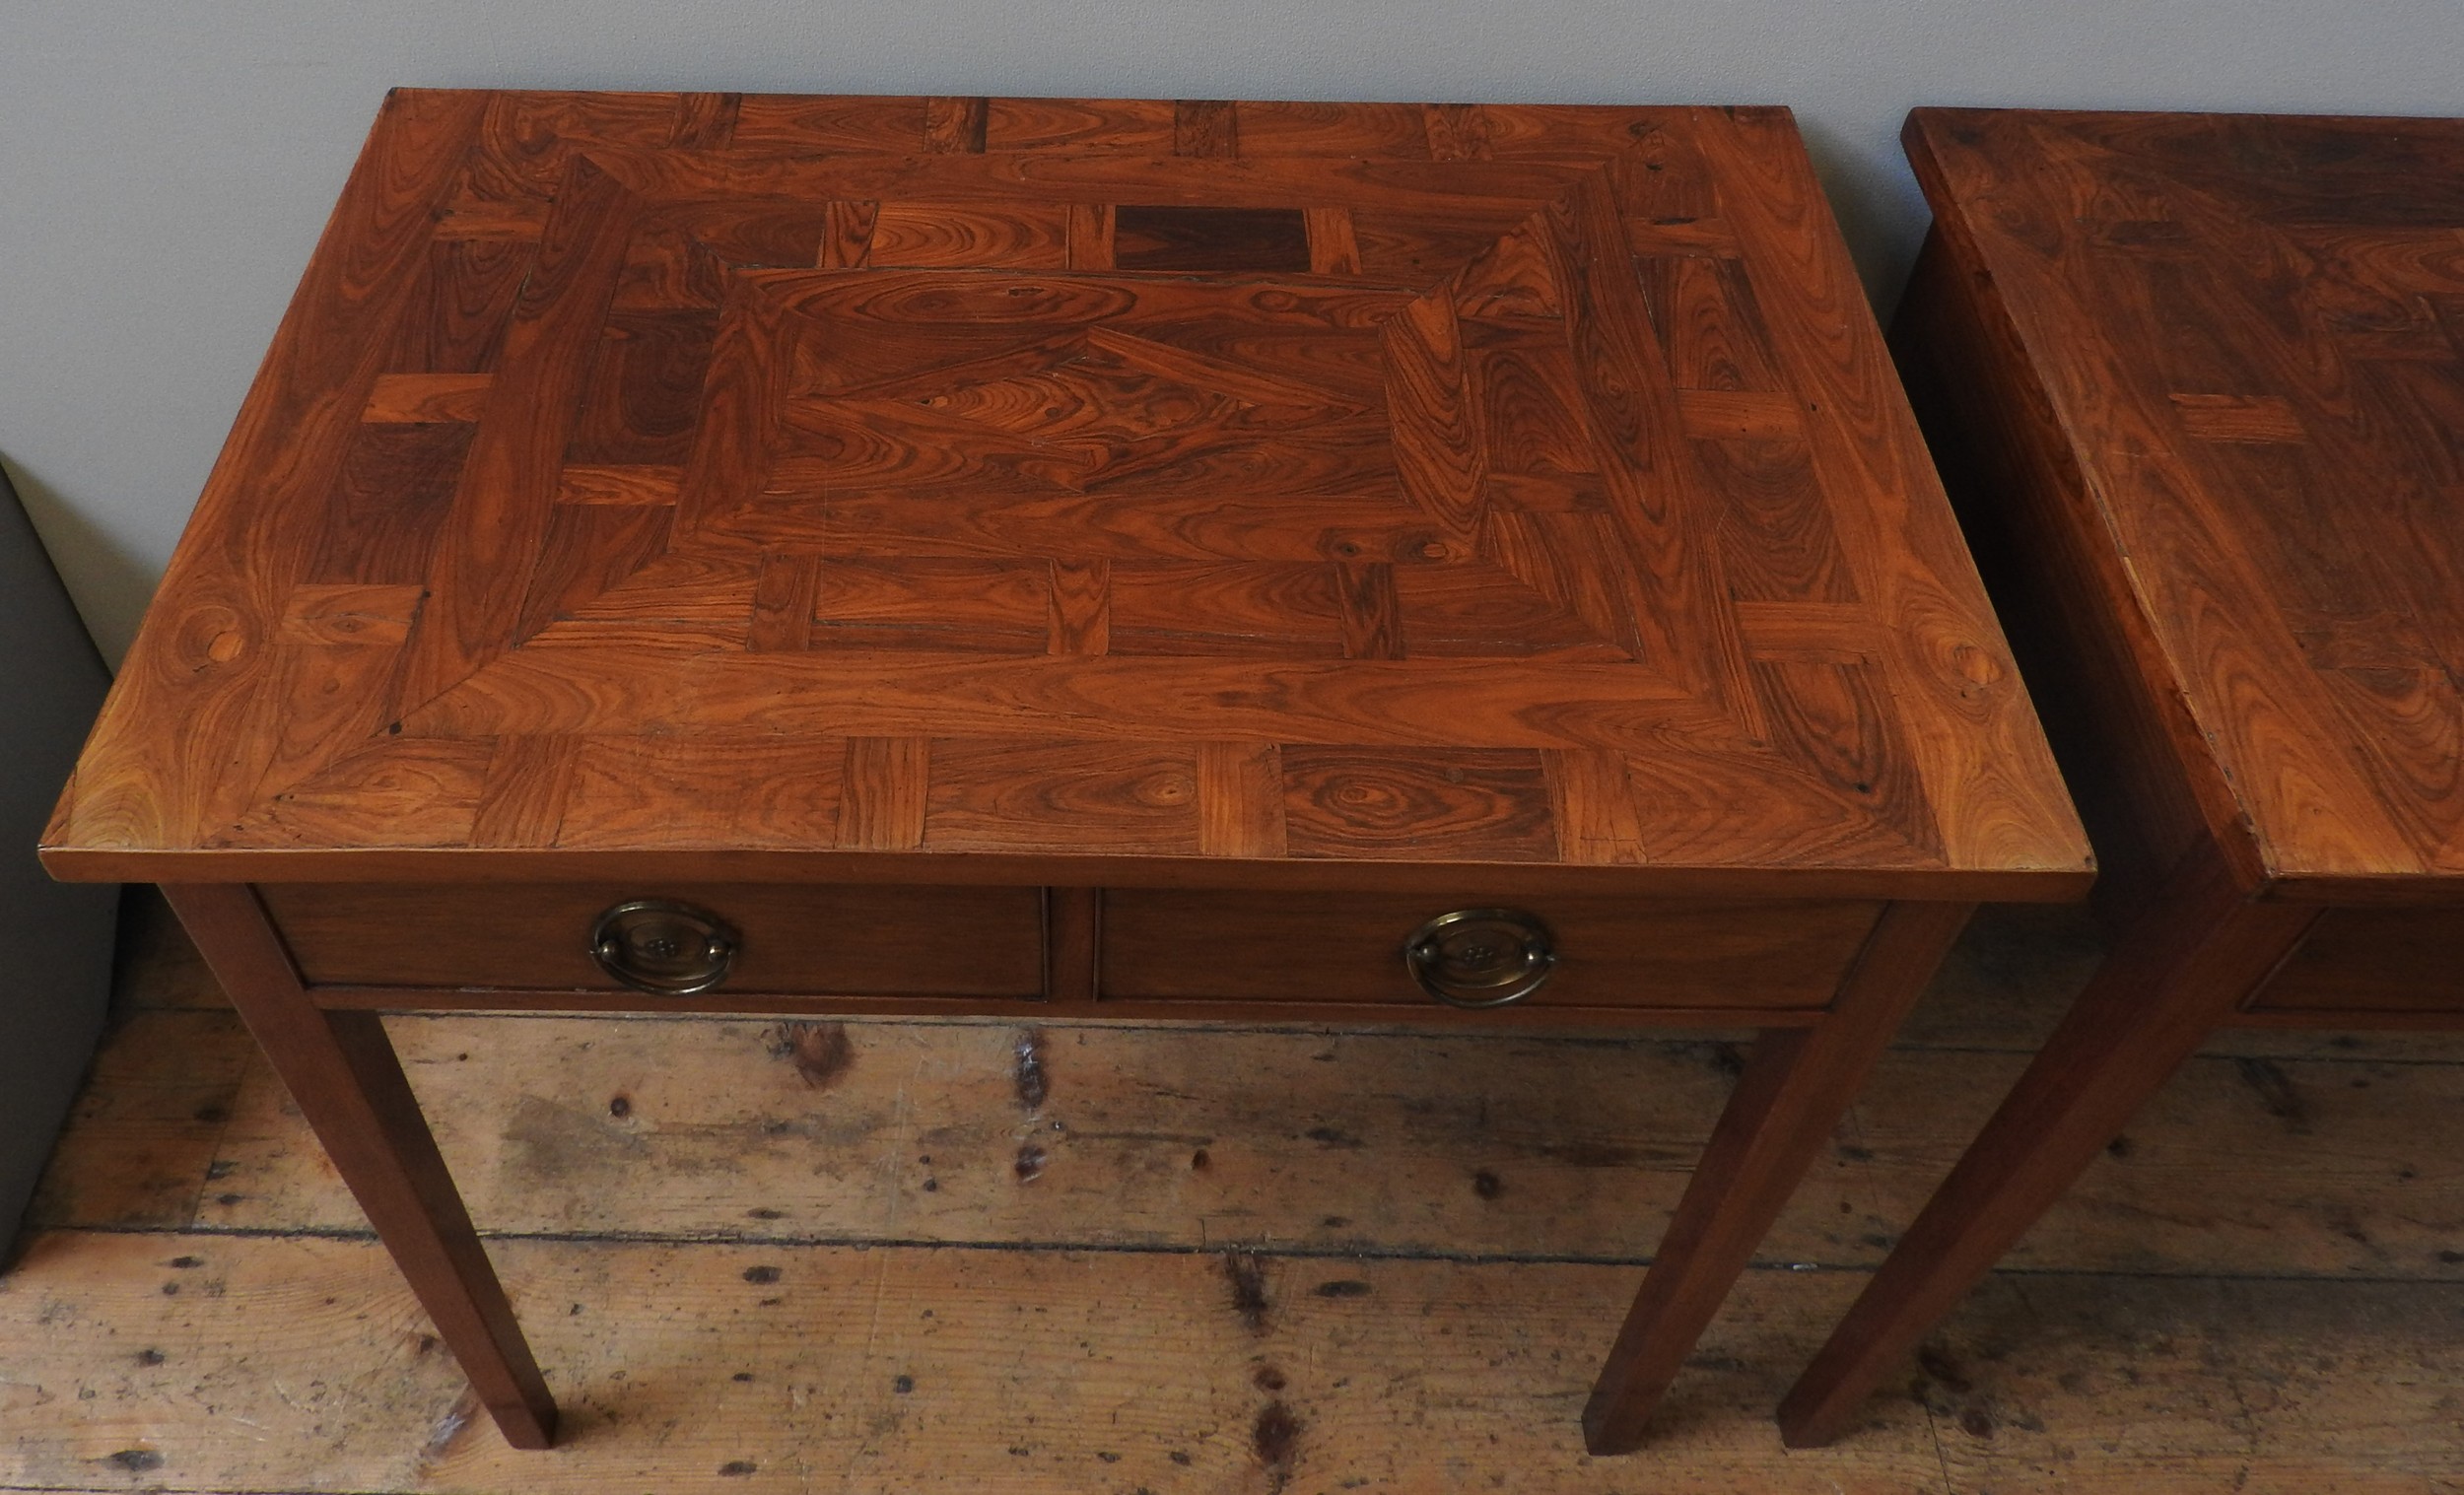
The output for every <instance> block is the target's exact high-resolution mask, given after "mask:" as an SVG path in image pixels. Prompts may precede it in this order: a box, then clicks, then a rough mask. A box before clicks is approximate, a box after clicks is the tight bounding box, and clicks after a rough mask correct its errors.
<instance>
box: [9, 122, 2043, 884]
mask: <svg viewBox="0 0 2464 1495" xmlns="http://www.w3.org/2000/svg"><path fill="white" fill-rule="evenodd" d="M47 840H48V842H49V846H50V849H49V852H48V855H49V859H50V861H51V863H52V865H53V866H54V867H55V869H58V870H61V871H63V872H65V873H68V874H70V875H94V876H103V875H124V876H146V877H153V878H166V877H173V876H179V877H205V878H220V879H230V878H249V877H254V878H264V877H279V876H294V877H296V876H302V875H308V872H306V871H304V870H303V869H304V868H310V867H313V868H314V869H315V872H316V875H385V874H384V870H383V869H385V868H387V867H398V866H400V865H403V864H405V859H406V857H408V853H412V852H421V853H440V852H444V853H453V854H454V855H456V856H457V857H461V858H464V861H463V865H464V866H465V868H466V869H467V868H471V867H496V868H502V869H506V872H507V875H513V873H514V872H517V871H518V872H522V873H524V874H525V875H537V874H538V873H539V872H540V871H541V870H542V868H543V867H544V866H545V865H546V864H547V862H549V861H553V860H558V859H562V860H561V865H562V866H563V867H565V868H566V869H568V870H571V869H573V868H575V867H578V866H580V865H582V860H583V859H586V858H588V857H591V856H597V855H601V854H602V853H608V854H622V855H624V856H628V857H633V858H636V860H634V861H632V862H630V863H628V864H629V865H636V866H641V865H647V863H644V862H642V861H640V860H639V858H641V857H646V856H647V857H650V858H651V859H652V860H653V861H655V860H656V859H657V858H659V857H667V858H668V859H669V861H670V862H672V864H673V865H675V866H678V867H684V866H686V865H692V866H694V867H698V868H702V869H705V870H708V869H710V868H713V867H716V866H719V865H720V864H721V863H720V861H719V860H714V859H713V858H714V857H717V858H721V859H723V858H724V857H725V856H729V855H760V854H782V853H783V854H786V855H788V856H793V857H801V858H807V859H808V860H810V862H811V864H812V865H815V866H823V865H826V866H830V867H836V868H838V869H839V871H842V872H844V871H848V870H849V869H856V870H861V869H862V868H864V867H870V868H871V869H872V870H873V871H875V872H879V871H881V870H882V866H881V858H884V857H889V858H896V859H898V860H899V861H900V863H901V865H900V867H899V869H898V871H897V873H896V874H894V875H901V876H914V877H923V878H934V877H941V876H948V875H955V874H954V873H952V872H950V871H949V870H947V868H948V867H950V866H954V865H956V864H958V863H961V862H963V863H965V864H966V865H968V866H970V867H972V868H975V869H977V870H979V871H982V870H985V869H992V870H993V871H995V872H998V871H999V870H1000V869H1001V868H1003V867H1009V868H1012V869H1013V870H1014V869H1019V868H1026V867H1029V866H1032V867H1033V868H1035V869H1036V870H1037V873H1038V875H1048V876H1049V875H1056V873H1055V869H1056V868H1057V867H1061V866H1062V865H1063V864H1064V863H1071V864H1078V863H1076V862H1073V859H1082V863H1083V864H1082V866H1081V869H1082V870H1084V871H1086V872H1087V874H1088V875H1089V876H1090V877H1092V878H1098V879H1103V878H1109V879H1113V880H1139V879H1148V880H1170V879H1173V878H1183V879H1186V878H1188V877H1190V876H1193V875H1198V873H1194V872H1193V870H1192V869H1193V868H1196V869H1198V872H1199V873H1204V869H1206V868H1209V867H1211V868H1213V869H1214V870H1213V871H1212V872H1210V873H1204V875H1221V876H1225V877H1227V878H1228V880H1232V881H1248V882H1252V883H1273V882H1276V881H1278V880H1281V881H1285V882H1292V883H1301V882H1308V881H1311V880H1312V879H1313V878H1314V879H1316V880H1319V881H1324V880H1326V879H1327V878H1328V877H1330V876H1335V875H1339V869H1340V868H1342V867H1345V866H1357V865H1359V864H1361V863H1367V862H1375V863H1380V864H1383V865H1385V866H1387V867H1389V868H1390V869H1392V868H1393V867H1394V865H1395V864H1397V863H1399V862H1421V863H1431V864H1439V865H1444V866H1455V867H1460V866H1465V865H1477V866H1481V867H1486V868H1490V869H1493V870H1496V871H1498V872H1499V874H1500V875H1507V874H1509V873H1511V872H1515V871H1517V870H1518V869H1519V871H1520V872H1521V873H1524V874H1530V875H1540V874H1542V873H1549V874H1552V875H1560V876H1561V880H1562V879H1571V880H1573V881H1582V880H1583V879H1584V878H1585V877H1587V876H1595V875H1597V876H1608V875H1609V874H1611V873H1613V874H1615V875H1616V876H1620V877H1623V878H1625V879H1626V880H1625V882H1623V883H1621V884H1619V885H1621V886H1632V885H1636V884H1635V882H1634V878H1635V876H1636V875H1638V874H1643V873H1648V872H1650V871H1651V870H1652V869H1655V868H1656V869H1660V870H1662V871H1665V872H1668V873H1670V874H1672V875H1674V876H1681V877H1684V878H1687V879H1691V880H1692V882H1691V885H1695V886H1716V885H1718V884H1719V883H1720V880H1721V878H1722V877H1723V876H1733V877H1734V878H1737V879H1750V878H1761V879H1764V880H1766V881H1768V880H1771V879H1777V880H1778V881H1779V882H1780V883H1782V884H1784V885H1786V886H1790V887H1797V888H1802V889H1803V890H1805V891H1807V892H1810V893H1811V892H1817V891H1823V890H1826V889H1827V890H1833V891H1837V890H1841V889H1850V888H1853V889H1856V890H1859V891H1864V892H1876V893H1891V892H1901V893H1906V892H1916V893H1920V894H1931V895H1934V896H1944V897H1960V896H1980V895H1981V896H1992V895H1996V894H2000V895H2008V896H2061V895H2063V894H2066V893H2068V892H2071V891H2074V890H2076V888H2077V887H2079V886H2080V885H2081V884H2082V882H2083V881H2084V877H2085V869H2086V867H2087V852H2086V848H2085V844H2084V842H2083V840H2082V838H2081V836H2080V833H2079V831H2078V828H2077V826H2076V823H2075V822H2074V820H2073V819H2072V816H2071V812H2070V808H2069V805H2068V801H2067V800H2066V798H2065V796H2064V794H2063V791H2062V789H2061V786H2060V784H2059V782H2058V781H2057V780H2056V778H2055V775H2054V771H2053V768H2052V765H2051V762H2050V759H2049V757H2048V755H2047V753H2046V750H2045V748H2044V745H2043V743H2042V741H2041V739H2040V736H2039V732H2038V729H2037V726H2036V722H2035V720H2034V717H2033V715H2032V714H2031V711H2030V708H2029V705H2028V702H2027V698H2026V695H2025V693H2024V691H2023V689H2022V688H2021V686H2020V684H2019V680H2018V678H2017V677H2016V675H2015V674H2014V672H2013V670H2012V667H2011V665H2010V663H2009V660H2008V657H2007V654H2006V652H2005V646H2004V644H2003V641H2002V638H2001V636H2000V634H1999V632H1998V631H1997V628H1996V625H1995V623H1994V620H1993V618H1992V616H1991V615H1990V613H1989V612H1988V610H1987V607H1986V603H1985V600H1984V597H1983V594H1982V592H1981V589H1980V588H1979V586H1978V583H1977V581H1976V579H1975V577H1974V574H1973V571H1972V569H1971V567H1970V564H1969V561H1968V558H1967V555H1966V552H1965V550H1964V549H1963V547H1962V545H1961V542H1960V539H1959V536H1958V533H1957V531H1956V530H1955V528H1954V527H1953V525H1952V521H1951V515H1950V512H1949V510H1948V508H1947V506H1946V505H1945V502H1944V500H1943V497H1942V494H1941V491H1940V489H1939V487H1938V485H1937V482H1936V479H1935V477H1934V474H1933V472H1932V470H1931V468H1930V467H1929V465H1928V463H1927V460H1926V456H1925V452H1924V448H1923V446H1922V444H1921V443H1920V442H1919V440H1918V438H1917V435H1916V432H1915V429H1914V427H1913V424H1912V422H1911V420H1910V418H1909V415H1908V413H1907V410H1906V407H1905V404H1904V401H1903V398H1902V396H1901V393H1900V391H1899V388H1898V386H1897V384H1896V382H1895V381H1894V378H1893V375H1892V374H1891V370H1890V366H1889V363H1888V360H1887V358H1886V357H1885V355H1884V352H1883V349H1882V341H1881V338H1880V336H1879V335H1878V333H1877V330H1876V328H1875V326H1874V324H1873V321H1872V318H1871V316H1870V314H1869V312H1868V310H1867V307H1866V305H1865V302H1864V300H1863V297H1862V295H1861V293H1860V290H1859V287H1858V283H1857V280H1856V278H1855V275H1854V274H1853V272H1852V270H1851V267H1850V264H1849V261H1848V257H1847V255H1846V253H1845V252H1844V249H1843V247H1842V245H1841V243H1840V240H1839V238H1838V235H1837V231H1836V229H1835V227H1834V225H1833V223H1832V221H1831V218H1830V216H1829V213H1828V211H1827V209H1826V207H1825V205H1824V203H1823V200H1822V198H1821V196H1820V193H1819V191H1818V189H1817V188H1816V185H1815V182H1814V176H1813V174H1812V171H1811V170H1810V169H1809V167H1808V164H1807V162H1806V159H1805V156H1804V153H1803V151H1802V149H1801V147H1800V145H1799V142H1798V139H1797V136H1796V133H1795V130H1794V128H1793V126H1792V124H1791V122H1790V119H1789V117H1788V115H1787V114H1786V112H1785V111H1782V110H1777V109H1691V108H1664V109H1644V108H1556V107H1486V106H1454V105H1433V106H1421V105H1403V104H1370V105H1332V104H1291V103H1280V104H1278V103H1240V104H1232V103H1223V102H1179V103H1173V102H1090V101H1054V100H998V99H996V100H989V101H988V100H981V99H892V98H784V97H756V96H749V95H748V96H743V97H738V96H734V95H683V96H677V95H576V94H487V93H441V92H409V91H405V92H398V93H396V94H394V95H392V96H391V97H390V98H389V99H388V100H387V102H386V103H385V105H384V108H383V110H382V112H381V114H380V115H379V117H378V120H377V123H376V130H375V133H374V134H373V135H372V136H371V138H370V140H369V143H368V145H367V148H366V151H365V154H364V155H363V157H362V159H361V161H360V164H359V167H358V169H357V170H356V171H355V172H354V174H353V176H352V178H351V181H350V185H349V186H348V188H347V189H346V191H345V193H344V196H343V199H342V201H341V204H340V206H339V207H338V208H337V210H336V213H335V217H334V219H333V222H332V225H331V227H330V228H329V229H328V230H327V232H326V235H325V238H324V239H323V241H322V242H321V244H320V245H319V247H318V248H317V251H316V254H315V257H314V259H313V260H312V262H311V263H310V265H309V267H308V274H307V278H306V280H305V282H304V283H303V285H302V287H301V289H300V292H299V294H298V298H297V300H296V301H295V302H294V304H293V306H292V308H291V311H290V313H289V315H288V317H287V318H286V320H285V321H284V323H283V325H282V328H281V331H280V333H279V335H278V336H277V338H276V341H275V343H274V346H273V350H272V352H271V354H270V355H269V356H268V359H267V361H266V364H265V367H264V370H263V372H262V374H260V375H259V377H258V380H257V383H256V385H255V387H254V389H253V390H252V391H251V392H250V394H249V396H248V399H247V402H246V405H245V408H244V409H243V411H242V413H241V415H240V421H239V424H238V427H237V429H236V431H235V432H234V434H233V436H232V439H231V442H230V444H229V446H228V447H227V449H226V450H225V452H224V454H223V457H222V459H221V462H220V464H219V465H218V466H217V467H216V469H215V472H214V475H213V477H212V480H211V482H210V483H209V486H208V488H207V490H206V493H205V495H204V498H203V500H202V501H201V503H200V505H199V508H198V510H197V514H196V517H195V519H194V520H193V522H192V524H191V526H190V529H189V531H188V533H187V536H186V538H185V539H184V540H183V541H182V543H181V545H180V548H179V551H178V553H177V555H176V557H175V559H174V561H173V564H172V566H171V573H170V576H169V577H168V578H167V580H166V582H165V584H164V587H163V590H162V592H161V594H160V597H159V599H158V600H157V602H156V604H155V606H154V610H153V612H152V614H151V615H150V617H149V619H148V621H147V624H146V627H145V629H144V632H143V636H142V638H141V639H140V641H139V643H138V645H137V646H136V649H135V651H134V652H133V653H132V655H131V656H130V659H129V661H128V664H127V666H126V668H125V670H124V672H123V674H122V676H121V678H120V682H119V686H118V689H117V691H116V693H115V694H114V696H113V698H112V700H111V703H110V705H109V708H108V709H107V712H106V714H105V715H104V718H103V722H102V724H101V726H100V727H99V729H98V731H97V734H96V736H95V739H94V741H93V743H92V745H91V747H90V749H89V751H88V753H87V755H86V758H85V760H84V762H83V764H82V766H81V768H80V770H79V772H78V777H77V780H76V781H75V783H74V784H73V785H72V787H71V791H70V793H69V794H68V796H67V797H66V798H65V799H64V800H63V803H62V810H61V814H60V817H59V818H58V820H57V821H56V822H55V824H54V826H53V829H52V833H51V835H50V836H49V837H48V838H47ZM478 851H486V852H489V853H492V854H491V855H490V856H486V857H475V858H474V857H471V856H470V853H472V852H478ZM939 853H967V854H966V855H965V856H957V855H954V854H951V855H941V854H939ZM696 858H698V859H696ZM409 860H410V861H412V862H416V861H417V860H419V858H417V857H409ZM936 862H937V863H939V864H941V867H942V870H931V869H930V868H931V867H932V865H933V864H935V863H936ZM1232 862H1239V863H1242V865H1241V866H1240V867H1239V868H1237V869H1235V868H1233V867H1231V866H1230V865H1229V863H1232ZM1235 872H1237V875H1233V874H1235ZM483 875H484V874H483ZM827 875H838V874H837V873H835V872H834V873H829V874H827ZM1020 875H1023V873H1021V874H1020ZM1706 879H1707V881H1706ZM1646 880H1648V879H1646ZM1739 885H1741V886H1742V885H1743V882H1742V881H1741V882H1740V884H1739Z"/></svg>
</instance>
